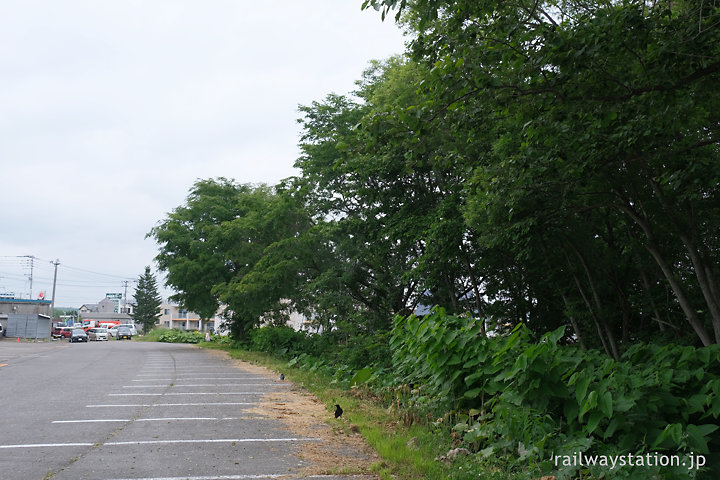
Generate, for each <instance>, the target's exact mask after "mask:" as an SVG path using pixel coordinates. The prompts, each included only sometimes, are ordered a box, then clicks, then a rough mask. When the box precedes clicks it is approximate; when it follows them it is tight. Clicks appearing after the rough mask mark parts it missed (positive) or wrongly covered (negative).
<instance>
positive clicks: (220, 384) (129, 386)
mask: <svg viewBox="0 0 720 480" xmlns="http://www.w3.org/2000/svg"><path fill="white" fill-rule="evenodd" d="M266 385H277V386H279V387H284V386H289V384H282V383H273V382H267V383H194V384H193V383H174V384H173V387H240V386H242V387H246V386H247V387H263V386H266ZM167 387H168V384H167V383H164V384H160V385H123V387H122V388H167Z"/></svg>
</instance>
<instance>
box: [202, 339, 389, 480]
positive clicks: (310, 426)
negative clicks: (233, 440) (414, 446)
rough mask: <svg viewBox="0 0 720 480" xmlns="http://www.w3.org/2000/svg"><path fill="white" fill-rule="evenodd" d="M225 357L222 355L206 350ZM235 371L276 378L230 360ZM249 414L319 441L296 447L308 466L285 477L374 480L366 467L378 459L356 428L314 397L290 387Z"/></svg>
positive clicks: (266, 371) (267, 371)
mask: <svg viewBox="0 0 720 480" xmlns="http://www.w3.org/2000/svg"><path fill="white" fill-rule="evenodd" d="M208 351H209V352H213V353H215V354H219V355H224V356H227V353H226V352H222V351H217V350H208ZM232 361H233V362H234V363H235V365H236V366H237V367H238V368H241V369H243V370H245V371H247V372H250V373H253V374H258V375H264V376H268V377H271V378H276V381H277V382H278V383H288V381H287V380H284V381H283V380H280V378H279V374H277V373H276V372H274V371H272V370H270V369H268V368H265V367H262V366H259V365H254V364H251V363H248V362H244V361H241V360H232ZM247 413H249V414H251V415H258V416H260V417H264V418H269V419H274V420H279V421H280V422H281V423H282V424H283V425H284V426H285V427H286V428H287V429H288V430H290V431H291V432H293V434H294V436H296V437H305V438H308V437H311V438H318V439H320V441H319V442H303V443H302V444H301V445H299V448H300V457H301V459H302V460H303V461H304V462H305V463H306V464H307V465H308V466H307V467H305V468H303V469H302V470H301V471H300V472H298V473H297V474H293V475H291V476H289V477H288V478H303V477H308V476H316V475H332V476H336V475H337V476H352V478H354V479H356V480H360V478H362V480H375V479H377V478H378V477H377V476H375V475H373V474H372V473H371V472H370V467H371V466H372V465H373V464H374V463H377V462H380V457H378V455H377V454H376V453H375V452H374V451H373V450H372V449H371V448H370V447H369V446H368V445H367V443H366V442H365V439H364V438H363V437H362V435H360V433H358V432H357V427H355V426H353V425H351V424H350V423H349V422H348V421H347V420H345V419H344V418H340V419H337V420H336V419H335V418H334V417H333V411H330V410H328V409H327V408H326V407H325V405H323V404H322V403H321V402H320V401H319V400H318V399H317V398H316V397H315V396H313V395H312V394H310V393H309V392H307V391H305V390H304V389H302V388H300V387H298V386H296V385H292V386H291V387H290V388H288V389H287V390H283V391H282V392H271V393H268V394H266V395H264V396H263V397H262V398H261V400H260V401H259V402H258V405H257V406H256V407H253V408H252V409H250V410H248V411H247Z"/></svg>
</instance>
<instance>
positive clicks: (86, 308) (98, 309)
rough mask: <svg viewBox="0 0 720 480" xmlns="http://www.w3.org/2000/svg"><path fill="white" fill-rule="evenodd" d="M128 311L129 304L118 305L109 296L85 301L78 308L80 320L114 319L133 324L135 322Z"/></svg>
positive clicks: (129, 309)
mask: <svg viewBox="0 0 720 480" xmlns="http://www.w3.org/2000/svg"><path fill="white" fill-rule="evenodd" d="M124 310H127V311H124ZM129 311H132V309H131V308H130V306H128V308H124V307H120V306H119V304H118V302H117V301H116V300H114V299H110V298H103V299H102V300H100V301H99V302H98V303H86V304H83V305H82V306H81V307H80V308H78V313H79V314H80V319H81V320H82V321H89V320H95V321H97V322H107V321H115V322H121V323H128V324H134V323H135V322H134V321H133V319H132V317H131V316H130V314H129V313H128V312H129Z"/></svg>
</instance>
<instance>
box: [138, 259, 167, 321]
mask: <svg viewBox="0 0 720 480" xmlns="http://www.w3.org/2000/svg"><path fill="white" fill-rule="evenodd" d="M160 305H162V298H161V297H160V294H159V293H158V287H157V281H156V280H155V276H154V275H153V274H152V273H150V267H149V266H148V267H145V273H144V274H142V275H140V277H139V278H138V285H137V288H136V289H135V303H134V305H133V306H134V307H135V312H134V313H133V314H132V315H131V316H132V317H133V319H134V320H135V323H136V324H140V325H142V330H143V333H147V332H149V331H150V330H152V328H153V327H154V326H155V323H157V321H158V319H159V318H160Z"/></svg>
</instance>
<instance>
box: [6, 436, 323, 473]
mask: <svg viewBox="0 0 720 480" xmlns="http://www.w3.org/2000/svg"><path fill="white" fill-rule="evenodd" d="M319 441H321V440H320V439H319V438H312V437H309V438H305V437H295V438H217V439H196V440H135V441H130V442H106V443H98V444H96V443H26V444H20V445H0V449H4V450H7V449H13V448H50V447H92V446H94V445H98V446H100V445H105V446H111V447H119V446H125V445H171V444H180V443H273V442H319ZM184 478H185V477H184ZM261 478H262V477H261Z"/></svg>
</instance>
